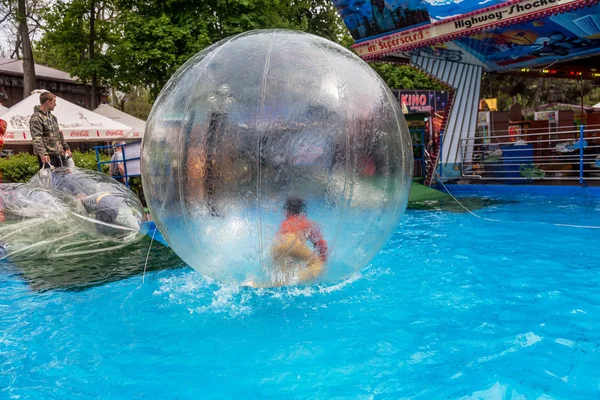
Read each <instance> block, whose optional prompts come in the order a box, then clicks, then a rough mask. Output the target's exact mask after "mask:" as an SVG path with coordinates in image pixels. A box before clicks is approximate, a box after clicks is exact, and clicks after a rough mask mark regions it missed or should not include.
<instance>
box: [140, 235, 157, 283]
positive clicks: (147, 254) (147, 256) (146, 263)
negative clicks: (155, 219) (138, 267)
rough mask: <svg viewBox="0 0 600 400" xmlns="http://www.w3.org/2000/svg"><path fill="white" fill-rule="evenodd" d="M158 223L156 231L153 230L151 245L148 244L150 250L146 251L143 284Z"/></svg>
mask: <svg viewBox="0 0 600 400" xmlns="http://www.w3.org/2000/svg"><path fill="white" fill-rule="evenodd" d="M157 229H158V228H157V227H156V225H154V232H152V239H150V246H148V252H147V253H146V262H145V263H144V272H143V273H142V284H143V283H144V280H145V278H146V268H147V267H148V258H149V257H150V249H151V248H152V243H154V235H156V231H157Z"/></svg>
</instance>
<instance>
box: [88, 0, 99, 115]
mask: <svg viewBox="0 0 600 400" xmlns="http://www.w3.org/2000/svg"><path fill="white" fill-rule="evenodd" d="M95 41H96V2H95V1H94V0H92V1H91V7H90V61H91V62H94V44H95ZM96 107H98V75H97V74H96V72H94V73H93V74H92V95H91V101H90V109H92V110H95V109H96Z"/></svg>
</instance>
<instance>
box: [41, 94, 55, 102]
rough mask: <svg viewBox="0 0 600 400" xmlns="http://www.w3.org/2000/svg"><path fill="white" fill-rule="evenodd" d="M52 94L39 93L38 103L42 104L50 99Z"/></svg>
mask: <svg viewBox="0 0 600 400" xmlns="http://www.w3.org/2000/svg"><path fill="white" fill-rule="evenodd" d="M53 98H54V95H53V94H52V93H51V92H44V93H42V94H40V104H44V103H45V102H47V101H48V100H52V99H53Z"/></svg>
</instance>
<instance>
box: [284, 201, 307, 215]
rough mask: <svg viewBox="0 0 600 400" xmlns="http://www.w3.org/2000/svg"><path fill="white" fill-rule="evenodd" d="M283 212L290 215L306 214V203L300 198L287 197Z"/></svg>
mask: <svg viewBox="0 0 600 400" xmlns="http://www.w3.org/2000/svg"><path fill="white" fill-rule="evenodd" d="M285 211H286V212H287V213H288V214H291V215H300V214H304V213H306V202H305V201H304V200H303V199H301V198H300V197H288V198H287V200H286V201H285Z"/></svg>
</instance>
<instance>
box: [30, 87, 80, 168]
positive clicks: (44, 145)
mask: <svg viewBox="0 0 600 400" xmlns="http://www.w3.org/2000/svg"><path fill="white" fill-rule="evenodd" d="M54 107H56V96H55V95H53V94H52V93H50V92H44V93H42V94H40V105H39V106H35V107H34V108H33V115H32V116H31V119H30V120H29V130H30V131H31V137H32V138H33V153H34V154H35V155H36V156H38V163H39V165H40V168H50V165H52V166H54V167H56V168H59V167H62V166H65V165H66V161H65V158H64V156H65V155H66V156H68V157H71V150H70V149H69V146H68V145H67V142H65V138H64V136H63V134H62V132H61V130H60V128H59V127H58V120H57V119H56V117H55V116H54V115H53V114H52V111H53V110H54Z"/></svg>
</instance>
